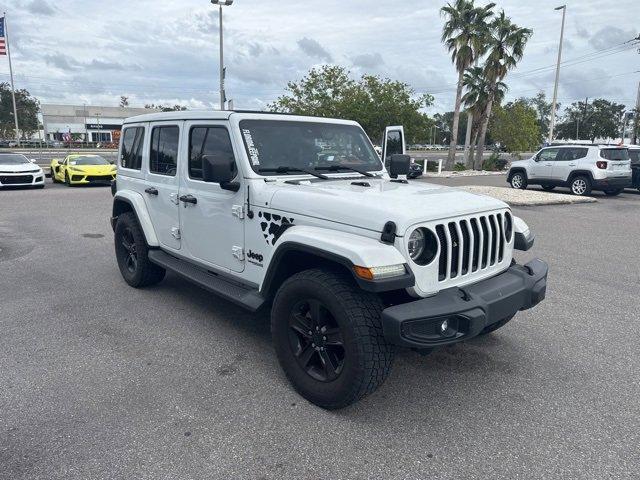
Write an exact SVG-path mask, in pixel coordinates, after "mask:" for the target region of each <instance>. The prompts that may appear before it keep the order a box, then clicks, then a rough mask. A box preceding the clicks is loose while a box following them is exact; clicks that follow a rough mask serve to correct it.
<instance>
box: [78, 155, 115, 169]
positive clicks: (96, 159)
mask: <svg viewBox="0 0 640 480" xmlns="http://www.w3.org/2000/svg"><path fill="white" fill-rule="evenodd" d="M69 165H76V166H78V167H79V166H82V165H109V162H108V161H106V160H105V159H104V158H102V157H101V156H100V155H83V156H81V157H73V158H70V159H69Z"/></svg>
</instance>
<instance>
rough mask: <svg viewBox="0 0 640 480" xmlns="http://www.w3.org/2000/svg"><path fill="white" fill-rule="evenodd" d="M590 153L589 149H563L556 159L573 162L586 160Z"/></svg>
mask: <svg viewBox="0 0 640 480" xmlns="http://www.w3.org/2000/svg"><path fill="white" fill-rule="evenodd" d="M587 153H589V149H588V148H563V149H561V150H560V153H559V154H558V156H557V157H556V160H557V161H571V160H578V159H579V158H584V157H586V156H587Z"/></svg>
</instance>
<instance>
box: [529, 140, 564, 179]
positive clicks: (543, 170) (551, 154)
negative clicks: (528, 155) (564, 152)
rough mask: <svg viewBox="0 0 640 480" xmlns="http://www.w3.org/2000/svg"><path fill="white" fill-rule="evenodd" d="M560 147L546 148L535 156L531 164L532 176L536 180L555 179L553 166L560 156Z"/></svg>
mask: <svg viewBox="0 0 640 480" xmlns="http://www.w3.org/2000/svg"><path fill="white" fill-rule="evenodd" d="M559 151H560V149H559V148H545V149H543V150H540V152H539V153H538V155H536V156H535V158H534V162H533V165H532V166H531V172H530V176H531V179H535V180H551V179H553V166H554V164H555V161H556V157H557V156H558V152H559Z"/></svg>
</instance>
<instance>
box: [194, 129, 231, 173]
mask: <svg viewBox="0 0 640 480" xmlns="http://www.w3.org/2000/svg"><path fill="white" fill-rule="evenodd" d="M205 155H215V156H220V157H222V158H224V159H225V160H234V155H233V147H232V146H231V138H229V132H228V131H227V129H226V128H224V127H193V128H192V129H191V133H190V134H189V177H190V178H193V179H195V180H201V179H202V157H204V156H205Z"/></svg>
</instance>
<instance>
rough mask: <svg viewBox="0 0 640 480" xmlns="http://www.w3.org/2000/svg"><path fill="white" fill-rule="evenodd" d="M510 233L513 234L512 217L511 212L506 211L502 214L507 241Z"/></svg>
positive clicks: (509, 239)
mask: <svg viewBox="0 0 640 480" xmlns="http://www.w3.org/2000/svg"><path fill="white" fill-rule="evenodd" d="M512 235H513V218H511V214H510V213H509V212H507V213H505V214H504V237H505V239H506V240H507V243H509V242H510V241H511V236H512Z"/></svg>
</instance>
